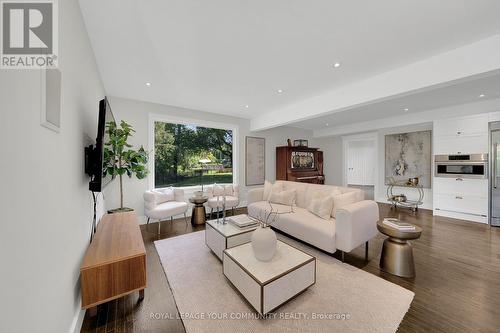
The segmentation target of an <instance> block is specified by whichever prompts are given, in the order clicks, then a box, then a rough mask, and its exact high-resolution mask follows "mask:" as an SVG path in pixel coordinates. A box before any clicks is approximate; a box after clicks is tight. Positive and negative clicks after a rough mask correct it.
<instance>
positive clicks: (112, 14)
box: [62, 0, 500, 130]
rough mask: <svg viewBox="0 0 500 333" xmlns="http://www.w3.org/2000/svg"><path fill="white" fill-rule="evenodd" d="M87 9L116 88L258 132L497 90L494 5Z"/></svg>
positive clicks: (498, 29)
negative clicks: (230, 119)
mask: <svg viewBox="0 0 500 333" xmlns="http://www.w3.org/2000/svg"><path fill="white" fill-rule="evenodd" d="M80 6H81V9H82V13H83V16H84V19H85V23H86V26H87V30H88V33H89V37H90V40H91V43H92V46H93V48H94V52H95V55H96V59H97V63H98V66H99V70H100V72H101V76H102V79H103V82H104V85H105V88H106V91H107V93H108V94H109V95H112V96H118V97H126V98H131V99H137V100H143V101H150V102H155V103H161V104H168V105H175V106H181V107H187V108H192V109H197V110H201V111H209V112H215V113H221V114H228V115H233V116H239V117H244V118H249V119H251V120H252V128H253V129H256V130H258V129H264V128H270V127H275V126H280V125H283V124H291V125H294V126H300V127H304V128H311V129H317V128H321V127H323V126H325V123H326V122H328V121H335V119H341V121H344V122H352V121H357V119H358V118H364V117H365V116H366V115H368V117H370V118H377V117H383V116H387V115H388V114H390V112H388V111H387V107H386V106H384V107H381V105H380V103H381V102H387V101H390V100H394V101H393V102H391V103H393V104H391V105H392V106H393V107H394V108H395V109H398V111H399V109H400V108H401V107H405V105H410V104H412V103H413V105H417V107H413V108H412V109H413V110H415V109H422V108H431V107H438V106H442V105H443V104H453V103H459V102H462V101H463V99H464V97H463V94H464V91H466V90H467V92H468V91H470V94H471V96H472V97H471V98H475V97H476V95H477V94H478V93H482V91H483V90H486V88H491V89H490V90H491V91H490V90H488V94H485V98H493V97H499V96H498V94H496V95H495V93H496V92H498V91H500V89H499V88H500V87H499V84H500V80H498V78H496V79H495V78H491V77H492V76H494V75H496V74H498V73H497V71H498V70H500V20H499V19H498V13H500V1H498V0H475V1H467V0H440V1H435V0H418V1H417V0H385V1H361V0H353V1H340V0H312V1H302V0H276V1H269V0H253V1H234V0H212V1H199V0H198V1H196V0H147V1H146V0H143V1H139V0H136V1H134V0H105V1H103V0H80ZM62 33H63V32H62ZM336 63H338V64H339V65H340V66H338V67H335V65H334V64H336ZM486 77H487V78H488V79H485V78H486ZM485 80H486V81H485ZM488 80H489V81H488ZM476 81H477V84H476V83H475V82H476ZM485 85H486V87H485ZM454 87H456V89H454ZM440 89H441V90H440ZM443 89H444V90H443ZM495 89H496V90H495ZM434 90H435V91H434ZM432 91H434V92H432ZM422 93H426V94H427V95H426V96H425V102H423V103H422V102H421V103H419V99H418V98H417V97H418V96H419V95H418V94H422ZM412 95H415V96H417V97H415V96H413V97H412ZM420 97H422V96H421V95H420ZM405 98H407V100H405ZM391 105H389V106H391ZM335 117H337V118H335ZM315 119H316V120H315Z"/></svg>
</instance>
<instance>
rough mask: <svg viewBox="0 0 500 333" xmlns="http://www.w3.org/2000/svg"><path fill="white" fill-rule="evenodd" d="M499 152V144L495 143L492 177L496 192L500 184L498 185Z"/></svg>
mask: <svg viewBox="0 0 500 333" xmlns="http://www.w3.org/2000/svg"><path fill="white" fill-rule="evenodd" d="M497 150H498V143H495V144H494V145H493V172H492V175H491V176H492V177H493V188H494V189H495V190H496V188H497V186H498V184H497Z"/></svg>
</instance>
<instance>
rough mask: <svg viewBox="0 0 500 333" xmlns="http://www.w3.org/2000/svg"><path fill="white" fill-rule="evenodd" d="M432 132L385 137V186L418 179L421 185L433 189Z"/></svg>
mask: <svg viewBox="0 0 500 333" xmlns="http://www.w3.org/2000/svg"><path fill="white" fill-rule="evenodd" d="M431 172H432V171H431V131H419V132H411V133H399V134H390V135H386V136H385V184H386V185H388V184H389V182H390V180H392V179H393V180H394V181H396V182H404V181H407V180H408V179H409V178H413V177H418V178H419V179H420V182H419V183H420V185H422V186H423V187H424V188H430V187H431Z"/></svg>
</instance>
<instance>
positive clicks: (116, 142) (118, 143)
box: [103, 120, 148, 213]
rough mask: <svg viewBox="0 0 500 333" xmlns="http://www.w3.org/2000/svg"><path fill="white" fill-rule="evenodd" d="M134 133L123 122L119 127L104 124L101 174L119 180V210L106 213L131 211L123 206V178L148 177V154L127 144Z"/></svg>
mask: <svg viewBox="0 0 500 333" xmlns="http://www.w3.org/2000/svg"><path fill="white" fill-rule="evenodd" d="M134 132H135V131H134V129H133V128H132V126H130V125H129V124H128V123H126V122H125V121H123V120H122V121H121V122H120V125H117V124H116V123H115V122H109V123H107V124H106V134H107V135H108V140H107V141H106V142H105V143H104V156H103V162H104V163H103V164H104V167H103V169H104V170H103V172H104V176H106V175H110V176H112V177H113V178H115V177H117V176H118V178H119V180H120V208H117V209H112V210H110V211H109V212H108V213H118V212H127V211H132V210H133V209H131V208H127V207H124V206H123V176H125V175H126V176H128V177H129V178H132V176H133V175H135V176H136V177H137V178H138V179H144V178H146V176H147V175H148V169H147V163H148V153H147V152H146V150H145V149H144V147H142V146H141V147H140V148H139V149H133V148H132V145H131V144H129V143H128V142H127V141H128V139H129V137H131V136H132V135H133V133H134Z"/></svg>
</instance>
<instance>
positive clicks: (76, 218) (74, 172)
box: [0, 0, 104, 333]
mask: <svg viewBox="0 0 500 333" xmlns="http://www.w3.org/2000/svg"><path fill="white" fill-rule="evenodd" d="M59 53H60V54H59V67H60V70H61V72H62V108H61V110H62V115H61V123H62V125H61V126H62V127H61V131H60V133H55V132H52V131H50V130H48V129H46V128H44V127H41V126H40V76H39V75H40V73H39V72H38V71H36V70H0V147H1V153H0V156H1V163H0V170H1V175H2V184H1V198H0V205H1V208H0V214H1V218H0V220H1V223H0V262H1V263H2V267H3V268H2V273H1V283H0V295H2V302H1V305H0V313H1V314H2V316H1V317H2V319H1V320H0V332H54V333H55V332H69V331H72V329H73V327H74V326H75V325H77V324H78V320H79V319H81V318H82V317H79V315H80V314H82V312H81V311H80V306H81V304H80V298H79V297H80V296H79V291H80V285H79V268H80V263H81V260H82V258H83V256H84V253H85V250H86V248H87V246H88V242H89V235H90V225H91V220H92V204H91V195H90V192H89V191H88V181H89V180H88V178H87V176H86V175H85V174H84V161H83V148H84V146H85V145H86V144H88V143H89V142H90V141H91V139H90V138H95V136H96V122H97V112H98V101H99V99H101V98H102V97H103V96H104V89H103V86H102V83H101V80H100V76H99V74H98V71H97V66H96V64H95V61H94V55H93V52H92V50H91V48H90V44H89V41H88V37H87V33H86V31H85V28H84V24H83V21H82V17H81V14H80V9H79V6H78V3H77V1H76V0H71V1H70V0H65V1H59ZM77 330H78V331H79V327H77Z"/></svg>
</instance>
